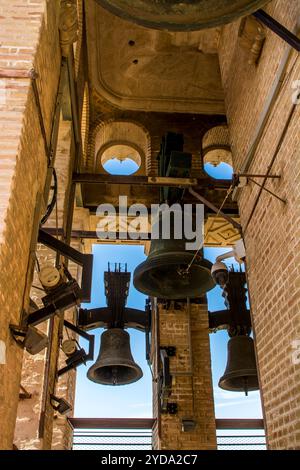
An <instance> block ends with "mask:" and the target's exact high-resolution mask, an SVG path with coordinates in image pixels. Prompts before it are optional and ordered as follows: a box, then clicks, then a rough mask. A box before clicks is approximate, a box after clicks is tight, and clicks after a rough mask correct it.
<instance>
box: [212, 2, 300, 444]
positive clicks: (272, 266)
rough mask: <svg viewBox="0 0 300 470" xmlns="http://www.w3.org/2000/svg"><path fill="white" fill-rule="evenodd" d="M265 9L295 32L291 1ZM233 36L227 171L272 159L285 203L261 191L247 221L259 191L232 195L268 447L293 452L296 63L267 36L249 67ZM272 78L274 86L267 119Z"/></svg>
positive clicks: (298, 417)
mask: <svg viewBox="0 0 300 470" xmlns="http://www.w3.org/2000/svg"><path fill="white" fill-rule="evenodd" d="M267 11H268V12H269V14H271V15H272V16H274V17H275V18H276V19H277V20H278V21H280V22H282V23H283V24H284V25H285V26H286V27H287V28H288V29H290V30H291V31H294V32H296V30H297V20H298V18H299V15H300V2H299V1H298V0H291V1H290V2H285V1H284V0H279V1H273V2H271V3H270V4H268V7H267ZM238 30H239V22H236V23H233V24H231V25H229V26H226V27H225V28H224V29H223V34H222V38H221V46H220V64H221V71H222V78H223V83H224V89H225V100H226V107H227V114H228V121H229V129H230V134H231V144H232V150H233V162H234V167H235V170H241V169H242V170H246V171H248V172H249V171H250V172H251V173H256V174H265V173H266V172H267V170H268V167H269V165H270V164H271V162H272V160H273V159H274V164H273V165H272V168H271V171H270V173H272V174H280V175H281V180H279V181H268V182H267V184H266V187H267V188H268V189H270V190H272V191H273V192H275V193H276V194H278V196H280V197H282V198H284V199H286V201H287V203H286V204H283V203H282V202H280V201H279V200H277V199H276V198H274V197H272V196H271V195H269V194H268V193H266V192H264V191H263V192H262V194H261V196H260V199H259V202H258V204H257V207H256V210H255V211H254V214H253V216H252V218H251V221H250V222H249V217H250V214H251V213H252V210H253V207H254V204H255V201H256V199H257V196H258V191H259V188H258V187H257V186H255V185H254V184H249V185H248V186H247V187H246V188H244V189H242V190H240V191H239V194H238V202H239V208H240V214H241V222H242V225H243V229H244V237H245V243H246V250H247V265H248V278H249V291H250V297H251V307H252V316H253V325H254V330H255V335H256V347H257V357H258V365H259V371H260V380H261V394H262V400H263V407H264V414H265V420H266V430H267V435H268V443H269V447H270V448H271V449H296V448H298V449H299V448H300V432H299V429H300V387H299V381H300V368H299V365H298V366H297V365H295V364H293V361H292V354H293V346H292V345H293V341H295V340H299V339H300V313H299V312H300V271H299V261H300V257H299V247H300V237H299V235H300V231H299V221H300V145H299V144H300V133H299V118H300V106H299V105H298V106H294V105H293V103H292V94H293V93H294V92H295V91H294V90H293V89H292V85H293V82H294V81H295V80H299V79H300V59H299V55H297V53H296V52H295V51H294V52H291V51H290V48H289V46H288V45H287V44H286V43H284V42H283V41H282V40H281V39H280V38H278V37H277V36H276V35H275V34H274V33H272V32H271V31H268V30H266V42H265V45H264V48H263V51H262V56H261V58H260V61H259V63H258V65H249V64H248V61H247V53H246V52H245V51H244V50H243V49H242V48H241V45H240V43H239V38H238ZM284 62H286V67H285V68H284V67H282V64H283V63H284ZM280 68H282V69H283V70H284V73H283V74H282V73H281V72H280ZM276 80H277V81H280V80H281V86H280V89H279V92H278V93H277V95H276V97H275V98H274V100H273V102H274V106H272V105H271V107H270V112H269V113H267V112H266V110H267V109H268V107H269V105H270V103H272V100H271V91H272V89H273V90H275V89H276ZM263 113H265V114H263ZM265 115H266V116H267V118H266V119H265V125H264V126H263V127H262V132H260V133H259V132H258V130H259V125H260V124H262V123H263V122H264V119H263V118H264V116H265ZM285 127H286V129H285ZM257 135H258V136H259V137H258V138H257V139H255V137H256V136H257ZM251 147H253V148H254V149H255V151H254V152H250V150H251ZM277 147H278V148H279V151H278V152H276V149H277ZM248 155H250V156H249V158H247V156H248ZM260 182H262V180H261V181H260Z"/></svg>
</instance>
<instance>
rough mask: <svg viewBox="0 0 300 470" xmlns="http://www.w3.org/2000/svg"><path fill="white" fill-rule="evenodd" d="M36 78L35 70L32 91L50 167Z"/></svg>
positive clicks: (32, 75)
mask: <svg viewBox="0 0 300 470" xmlns="http://www.w3.org/2000/svg"><path fill="white" fill-rule="evenodd" d="M36 77H37V75H36V74H35V71H34V70H33V71H32V73H31V78H32V82H31V83H32V89H33V95H34V100H35V104H36V108H37V112H38V118H39V124H40V129H41V134H42V137H43V143H44V149H45V154H46V157H47V161H48V166H49V164H50V149H49V145H48V139H47V133H46V129H45V124H44V118H43V112H42V107H41V102H40V96H39V91H38V87H37V84H36Z"/></svg>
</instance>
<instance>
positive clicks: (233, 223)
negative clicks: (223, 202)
mask: <svg viewBox="0 0 300 470" xmlns="http://www.w3.org/2000/svg"><path fill="white" fill-rule="evenodd" d="M189 192H190V193H191V194H192V195H193V196H194V197H195V198H196V199H198V201H200V202H202V203H203V204H204V205H205V206H207V207H209V208H210V209H212V210H213V211H214V212H215V213H216V214H219V215H220V216H221V217H223V219H225V220H227V222H229V223H230V224H232V225H233V226H234V227H235V228H236V229H238V230H239V231H240V232H241V231H242V226H241V224H239V223H238V222H236V221H235V220H234V219H233V218H232V217H230V216H229V215H226V214H224V212H222V211H220V210H219V209H218V208H217V207H216V206H215V205H214V204H212V203H211V202H210V201H208V200H207V199H206V198H205V197H203V196H201V195H200V194H198V193H196V191H194V190H193V189H192V188H189Z"/></svg>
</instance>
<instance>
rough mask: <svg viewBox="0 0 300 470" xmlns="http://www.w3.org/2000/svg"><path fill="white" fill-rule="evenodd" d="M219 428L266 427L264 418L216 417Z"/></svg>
mask: <svg viewBox="0 0 300 470" xmlns="http://www.w3.org/2000/svg"><path fill="white" fill-rule="evenodd" d="M216 428H217V429H218V430H219V429H264V420H263V419H216Z"/></svg>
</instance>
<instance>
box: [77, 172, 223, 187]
mask: <svg viewBox="0 0 300 470" xmlns="http://www.w3.org/2000/svg"><path fill="white" fill-rule="evenodd" d="M73 183H85V184H100V183H104V184H128V185H143V186H144V185H146V186H157V187H159V186H174V187H181V188H188V187H191V186H197V187H202V188H204V187H205V188H208V187H209V188H215V189H216V188H220V189H228V188H229V187H230V185H231V181H230V180H214V179H213V178H209V177H207V176H203V177H201V178H171V177H167V176H164V177H162V176H124V175H100V174H94V173H73Z"/></svg>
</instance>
